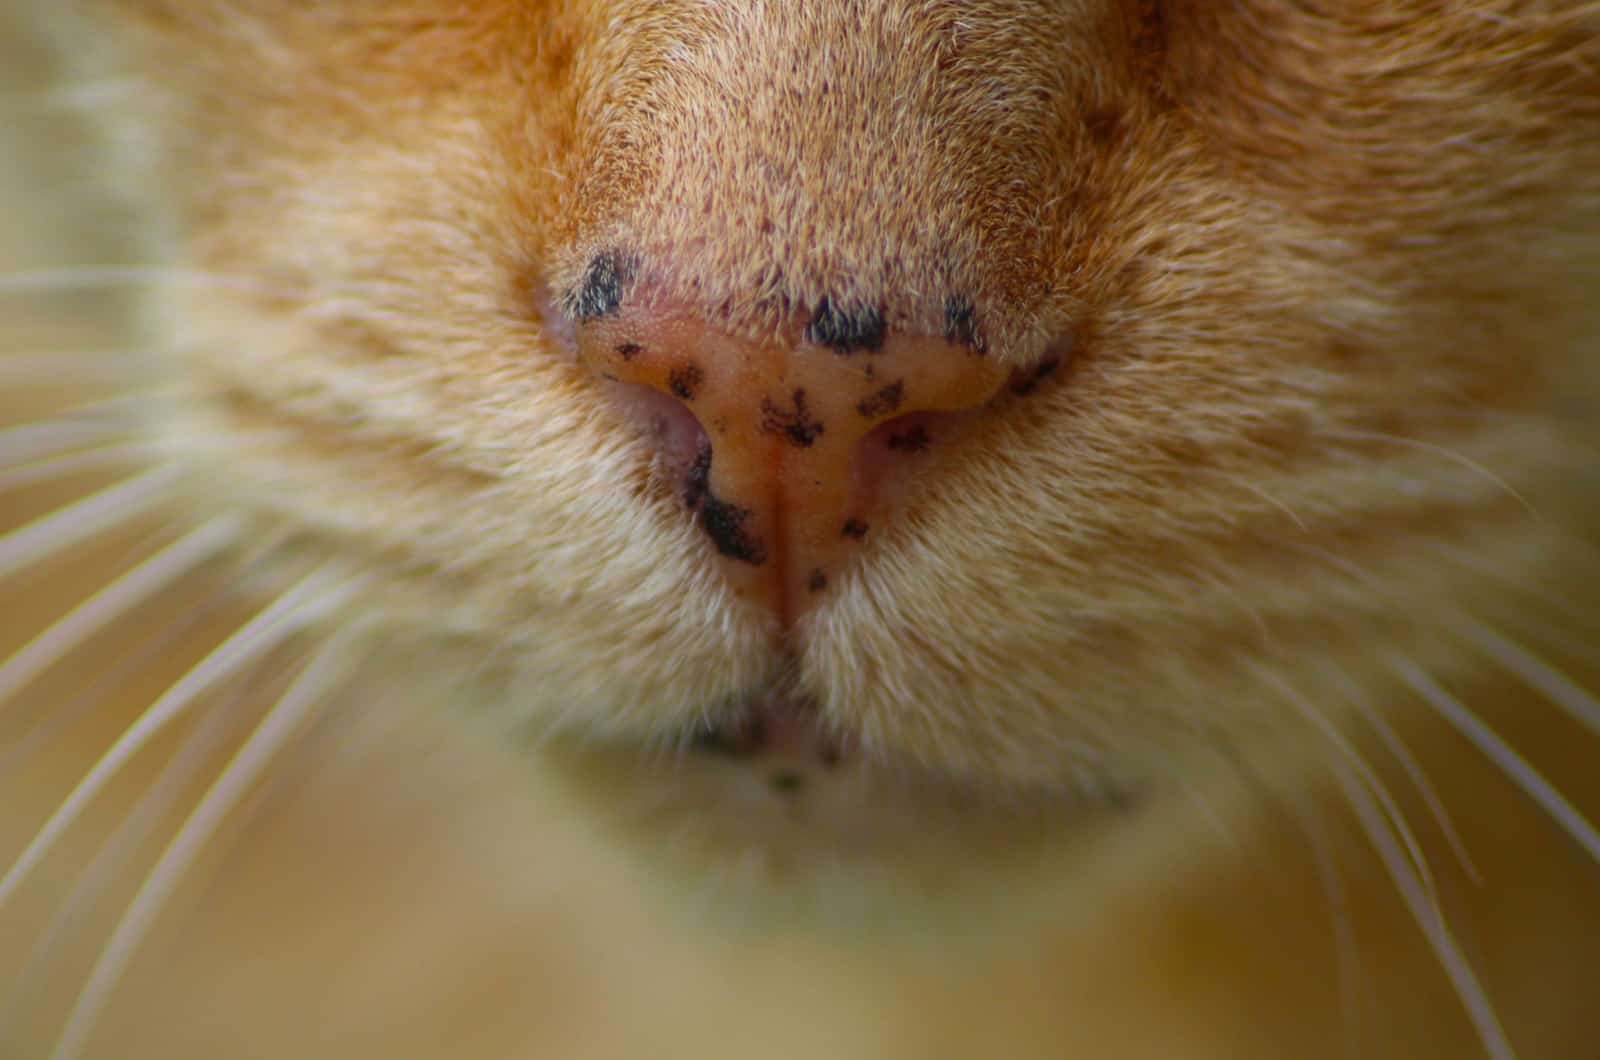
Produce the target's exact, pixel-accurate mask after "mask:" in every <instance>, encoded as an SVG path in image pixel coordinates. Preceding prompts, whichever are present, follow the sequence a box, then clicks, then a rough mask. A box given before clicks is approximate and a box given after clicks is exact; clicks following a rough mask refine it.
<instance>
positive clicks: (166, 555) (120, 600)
mask: <svg viewBox="0 0 1600 1060" xmlns="http://www.w3.org/2000/svg"><path fill="white" fill-rule="evenodd" d="M242 526H243V523H242V520H240V519H238V518H237V517H234V516H229V515H224V516H219V517H217V518H215V519H213V520H211V521H210V522H209V523H206V524H205V525H204V526H202V527H200V529H198V530H196V531H194V532H193V533H191V534H189V535H188V536H186V537H184V538H182V539H180V540H178V541H177V542H175V543H173V544H171V545H168V546H167V547H166V548H164V549H162V550H161V551H160V552H158V553H156V554H155V555H154V556H151V557H150V558H149V559H147V560H145V561H144V562H142V563H140V564H139V565H138V566H137V567H134V568H133V569H132V570H130V571H128V572H127V573H126V574H124V575H122V576H121V577H120V578H118V579H117V580H116V581H114V582H112V583H111V584H110V585H107V586H106V587H105V588H103V589H101V590H100V591H99V592H97V593H95V594H94V595H93V596H91V597H90V598H89V599H88V600H85V601H84V602H83V603H81V604H79V605H78V606H77V607H75V608H73V609H72V611H70V612H69V613H68V614H66V615H65V616H64V617H62V618H61V619H60V620H59V621H58V622H56V623H55V624H54V625H52V626H51V627H50V628H49V629H46V630H45V631H43V632H42V633H40V634H39V635H38V636H36V637H34V638H33V639H32V640H31V641H29V642H28V643H27V644H25V645H23V646H22V648H20V649H19V650H18V651H17V652H16V653H15V654H13V655H12V656H11V657H10V658H9V659H7V660H6V661H5V662H3V663H0V705H3V704H4V703H5V702H6V700H8V699H9V698H11V696H12V695H14V694H15V693H16V691H17V690H18V689H19V688H23V687H26V686H27V685H28V683H29V682H31V681H32V680H33V679H34V678H36V677H38V676H39V675H40V674H41V673H43V672H44V671H45V670H47V669H49V668H50V667H51V666H53V665H54V664H55V663H57V662H59V661H60V660H61V659H62V658H63V657H65V656H66V655H67V654H68V653H69V652H71V651H72V650H73V649H74V648H76V647H77V646H78V645H80V644H82V643H83V642H84V641H86V640H87V639H88V638H90V637H91V636H93V635H94V634H95V633H97V632H99V631H100V630H102V629H104V628H106V626H108V625H109V624H110V623H112V622H114V621H116V619H117V618H119V617H121V616H122V615H124V614H126V613H127V612H128V610H129V609H131V608H133V607H135V606H136V605H138V604H140V603H142V602H143V601H144V600H146V599H147V598H148V597H150V596H151V595H152V594H153V593H155V592H156V591H157V590H159V589H161V588H163V587H164V586H166V585H168V584H169V583H170V582H172V581H173V580H174V579H176V578H177V577H179V576H180V575H183V574H185V573H187V572H189V571H191V570H194V569H195V568H196V567H198V566H199V565H200V564H201V563H203V562H205V561H206V560H207V559H210V558H211V557H212V556H215V555H216V554H218V553H219V552H221V551H222V550H223V549H224V548H226V547H227V546H228V545H230V544H232V543H233V542H234V541H236V540H238V537H239V532H240V530H241V528H242Z"/></svg>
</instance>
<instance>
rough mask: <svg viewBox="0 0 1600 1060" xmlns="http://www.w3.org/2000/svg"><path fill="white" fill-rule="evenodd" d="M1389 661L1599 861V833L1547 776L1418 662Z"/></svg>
mask: <svg viewBox="0 0 1600 1060" xmlns="http://www.w3.org/2000/svg"><path fill="white" fill-rule="evenodd" d="M1390 663H1391V665H1392V666H1394V668H1395V670H1396V672H1398V673H1399V675H1400V677H1401V679H1402V680H1404V681H1405V682H1406V684H1408V685H1410V686H1411V687H1412V689H1413V690H1414V691H1415V692H1416V693H1417V694H1418V695H1419V696H1421V697H1422V699H1423V700H1424V701H1425V702H1426V703H1427V704H1428V705H1429V706H1430V707H1432V708H1433V709H1434V710H1435V711H1437V712H1438V713H1439V714H1440V715H1441V716H1442V717H1443V718H1444V719H1445V720H1446V721H1448V722H1449V723H1450V724H1451V725H1454V726H1455V727H1456V729H1457V731H1459V732H1460V733H1461V735H1463V736H1465V737H1466V738H1467V739H1468V740H1470V741H1472V743H1473V745H1474V746H1476V747H1477V748H1478V750H1479V751H1482V752H1483V754H1484V756H1485V757H1487V758H1488V759H1489V760H1490V761H1491V762H1493V763H1494V764H1495V765H1497V766H1499V767H1500V769H1501V770H1502V771H1503V772H1504V773H1505V774H1506V776H1508V777H1510V778H1511V779H1512V780H1514V781H1516V783H1517V786H1518V787H1520V788H1521V789H1522V790H1523V791H1525V792H1526V793H1527V794H1528V796H1529V797H1530V798H1532V799H1533V801H1534V802H1536V803H1538V804H1539V806H1540V807H1542V808H1543V809H1544V811H1545V812H1546V813H1548V814H1549V815H1550V816H1551V818H1553V819H1554V820H1555V822H1556V823H1557V824H1559V825H1560V826H1561V827H1562V828H1563V829H1564V830H1565V831H1566V833H1567V834H1568V835H1570V836H1571V837H1572V838H1573V839H1575V840H1577V841H1578V844H1579V845H1580V846H1582V847H1583V849H1584V850H1586V851H1587V852H1588V854H1589V856H1590V857H1591V858H1594V859H1595V860H1596V861H1600V832H1596V831H1595V827H1594V825H1592V824H1590V823H1589V820H1588V818H1586V817H1585V816H1584V815H1583V814H1582V812H1580V811H1579V810H1578V808H1577V807H1576V806H1574V805H1572V803H1570V802H1568V801H1567V799H1566V798H1565V797H1564V796H1563V795H1562V794H1561V793H1560V792H1559V791H1557V790H1556V789H1555V786H1554V785H1553V784H1551V783H1550V782H1549V781H1548V780H1546V779H1545V777H1544V774H1542V773H1540V772H1539V771H1538V770H1537V769H1535V768H1534V767H1533V765H1532V763H1530V762H1529V761H1528V760H1527V759H1526V758H1523V757H1522V756H1521V755H1520V754H1518V753H1517V752H1516V750H1515V749H1514V748H1513V747H1512V746H1511V745H1510V744H1508V743H1506V741H1505V740H1504V739H1503V738H1502V737H1501V736H1500V734H1499V733H1497V732H1495V731H1494V730H1493V729H1491V728H1489V726H1488V725H1485V724H1484V723H1483V721H1482V720H1481V719H1479V718H1478V716H1477V715H1476V714H1474V713H1472V711H1470V710H1468V709H1467V708H1466V706H1465V705H1464V704H1462V702H1461V701H1460V700H1458V699H1457V698H1456V697H1455V696H1453V695H1451V694H1450V693H1449V692H1448V691H1446V690H1445V688H1444V687H1443V686H1442V685H1440V684H1439V683H1438V682H1436V681H1434V680H1433V678H1431V677H1429V676H1428V675H1427V674H1426V673H1424V672H1423V671H1422V668H1421V667H1419V666H1418V665H1417V664H1416V663H1414V662H1412V661H1411V660H1410V659H1406V658H1403V657H1401V656H1391V658H1390Z"/></svg>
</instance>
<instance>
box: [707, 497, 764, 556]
mask: <svg viewBox="0 0 1600 1060" xmlns="http://www.w3.org/2000/svg"><path fill="white" fill-rule="evenodd" d="M749 518H750V509H749V508H740V507H737V506H736V505H732V504H728V503H726V502H725V501H719V500H717V498H716V497H715V496H713V495H712V494H711V493H710V491H707V493H706V496H705V500H703V501H702V502H701V503H700V529H702V530H704V531H705V532H706V536H707V537H709V538H710V539H711V543H712V544H713V545H716V546H717V551H718V552H720V553H722V554H723V555H724V556H729V557H732V558H733V559H736V560H739V561H741V562H743V563H748V564H750V565H751V566H753V567H759V566H761V565H762V564H763V563H765V562H766V561H767V550H766V549H765V548H763V547H762V545H761V542H760V541H759V540H758V539H757V538H754V537H752V536H751V535H750V534H748V533H746V532H745V529H744V524H745V520H747V519H749Z"/></svg>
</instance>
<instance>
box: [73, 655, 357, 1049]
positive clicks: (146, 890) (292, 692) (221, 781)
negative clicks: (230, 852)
mask: <svg viewBox="0 0 1600 1060" xmlns="http://www.w3.org/2000/svg"><path fill="white" fill-rule="evenodd" d="M344 648H345V645H344V642H343V638H338V637H336V638H334V639H333V640H331V641H330V642H329V643H327V644H326V645H325V646H324V647H323V648H322V650H321V651H319V652H318V653H317V655H316V656H315V657H314V658H313V659H312V660H311V662H310V663H308V664H307V665H306V667H305V669H304V670H303V671H301V673H300V675H299V676H298V677H297V678H295V680H294V683H293V684H292V685H290V687H289V688H288V689H287V690H286V691H285V692H284V694H283V696H282V697H281V698H280V699H279V700H278V702H277V703H275V704H274V705H273V706H272V707H271V708H269V709H268V711H267V713H266V716H265V717H263V718H262V720H261V723H260V724H259V725H258V726H257V727H256V729H255V731H254V732H252V733H251V734H250V736H249V737H248V738H247V739H246V740H245V742H244V744H243V745H242V746H241V747H240V748H239V750H238V751H237V752H236V753H235V754H234V756H233V758H232V759H231V760H230V761H229V762H228V764H227V765H226V766H224V767H223V770H222V772H221V773H220V774H218V776H217V778H216V780H214V781H213V782H212V784H211V786H210V787H209V788H208V789H207V790H206V792H205V794H204V795H202V796H201V798H200V801H199V802H198V803H197V804H196V805H195V808H194V810H193V811H192V812H191V813H190V814H189V816H188V818H186V819H185V820H184V822H183V824H182V825H181V826H180V827H179V829H178V831H177V834H175V835H174V836H173V838H172V840H171V842H169V843H168V844H167V846H166V849H164V850H163V851H162V852H161V855H160V857H159V858H158V859H157V861H156V863H155V866H154V867H153V868H151V870H150V873H149V875H148V876H147V877H146V878H145V881H144V883H143V884H142V885H140V887H139V890H138V891H137V892H136V893H135V895H134V897H133V900H132V902H130V903H129V905H128V908H127V910H126V912H124V913H123V916H122V919H121V920H120V921H119V922H118V923H117V926H116V929H115V930H114V931H113V932H112V933H111V937H110V939H108V940H107V941H106V944H105V946H104V947H103V948H102V949H101V951H100V956H99V958H98V959H97V960H96V961H95V964H94V967H93V969H92V970H91V971H90V973H89V977H88V979H87V980H86V982H85V983H84V986H83V989H82V990H81V991H80V992H79V994H78V997H77V1000H76V1001H75V1002H74V1003H73V1006H72V1010H71V1012H70V1013H69V1015H68V1016H67V1023H66V1027H65V1029H64V1030H63V1031H62V1033H61V1037H60V1039H59V1040H58V1041H57V1042H56V1046H55V1049H54V1051H53V1052H52V1053H51V1060H75V1058H76V1057H78V1055H79V1054H80V1053H81V1052H82V1050H83V1047H84V1045H85V1044H87V1041H88V1038H89V1035H90V1033H91V1032H92V1031H93V1029H94V1027H95V1025H96V1024H97V1023H98V1022H99V1018H100V1016H101V1014H102V1013H103V1012H104V1011H105V1007H106V1005H107V1003H108V1002H109V1000H110V997H111V993H112V991H113V990H114V989H115V988H116V985H117V982H118V981H119V980H120V979H121V978H122V975H123V973H124V972H125V971H126V970H127V967H128V965H129V964H130V963H131V961H132V959H133V956H134V954H135V953H136V952H137V950H138V948H139V946H140V944H141V943H142V942H143V941H144V939H145V937H146V936H147V935H148V934H149V932H150V928H151V926H152V925H153V924H154V922H155V919H156V917H157V916H158V915H159V914H160V912H161V910H162V909H163V908H164V907H165V905H166V903H167V902H168V900H169V899H170V898H171V897H172V894H173V893H174V892H175V891H176V889H177V887H178V885H179V884H180V883H181V882H182V879H183V877H184V876H185V875H186V874H187V873H188V871H189V869H190V868H191V867H192V866H193V865H194V863H195V861H196V860H197V859H198V858H199V856H200V854H201V852H202V851H204V849H205V847H206V844H207V843H209V842H210V841H211V839H212V837H213V836H214V835H215V834H216V832H217V830H218V829H219V828H220V827H221V826H222V824H223V822H224V821H226V820H227V818H228V816H229V814H231V813H232V812H233V811H234V809H235V808H237V806H238V805H239V802H240V801H241V800H242V799H243V798H244V796H245V794H246V793H247V792H248V791H249V790H250V788H251V787H252V786H254V785H255V783H256V782H257V781H258V780H259V779H260V777H261V774H262V772H263V771H264V770H265V769H266V768H267V766H268V765H269V764H270V763H271V761H272V759H273V758H274V757H275V756H276V755H277V754H278V752H279V751H281V750H282V749H283V748H284V746H285V745H286V744H288V742H289V741H290V740H291V739H292V738H293V736H294V734H295V733H296V732H297V731H298V730H299V728H300V727H301V725H303V724H304V722H305V720H306V718H307V717H308V716H309V715H310V713H311V711H312V710H313V709H314V708H316V707H317V706H318V705H319V704H320V703H322V702H323V699H324V697H325V696H326V694H327V692H328V691H329V689H331V688H332V687H334V685H335V684H336V683H337V682H338V681H339V680H340V679H341V678H342V677H343V676H344V674H345V673H346V672H347V669H348V659H347V658H346V656H345V653H344Z"/></svg>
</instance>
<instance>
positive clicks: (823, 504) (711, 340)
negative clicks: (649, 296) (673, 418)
mask: <svg viewBox="0 0 1600 1060" xmlns="http://www.w3.org/2000/svg"><path fill="white" fill-rule="evenodd" d="M579 348H580V351H581V352H582V356H583V358H584V360H585V361H586V363H587V364H588V365H589V366H590V367H591V368H592V369H593V370H594V371H596V372H598V373H600V374H601V375H603V376H606V377H608V378H613V379H616V380H618V381H621V382H624V383H633V384H638V385H642V386H645V387H649V388H650V389H652V390H654V391H658V392H660V393H662V394H666V395H670V396H671V398H672V399H673V400H674V401H676V402H679V403H681V405H682V406H683V407H684V408H686V409H687V410H688V411H689V412H690V413H691V414H692V415H693V416H694V418H695V420H697V421H698V423H699V425H700V427H701V428H702V429H703V431H704V439H703V442H702V448H701V451H700V452H699V453H698V454H697V455H696V458H695V460H694V462H693V465H692V466H691V467H690V469H689V471H688V474H687V480H686V483H685V487H684V494H683V495H684V500H685V502H686V503H687V504H688V505H689V506H690V507H691V508H692V509H693V511H694V516H695V518H696V520H697V521H698V523H699V525H700V527H701V529H702V531H703V532H704V534H705V536H706V537H707V538H708V539H709V541H710V543H711V545H712V546H714V548H715V550H716V552H717V554H718V555H719V557H720V559H721V561H722V566H723V569H724V573H725V575H726V577H727V578H728V580H729V582H730V583H731V584H732V586H733V587H734V588H735V590H736V591H738V592H740V593H741V594H743V595H745V596H746V597H747V598H750V599H752V600H754V601H756V602H758V603H760V604H761V605H762V606H764V607H765V608H767V609H768V610H770V611H771V612H772V613H773V614H775V615H776V616H777V617H778V619H779V621H780V623H781V624H782V625H783V626H784V627H787V626H789V625H791V624H792V623H793V622H795V621H796V620H798V619H799V618H800V617H802V616H803V615H804V614H805V613H806V612H807V611H808V610H809V609H810V608H811V607H812V606H813V605H814V603H815V602H816V601H818V600H820V599H822V598H823V597H824V595H825V594H826V592H827V590H828V588H829V587H830V586H831V585H832V584H833V583H834V582H835V580H836V579H837V577H838V575H839V574H840V573H841V572H842V571H843V570H844V569H845V568H846V566H847V564H848V561H849V559H850V557H851V556H852V555H854V554H855V553H857V552H858V551H859V550H860V549H862V548H863V547H864V546H865V545H866V544H867V543H868V542H869V541H870V540H871V538H872V536H873V534H874V532H875V531H877V530H878V529H879V528H880V527H881V526H882V525H883V524H884V523H886V522H887V521H888V520H889V519H891V518H892V517H893V507H894V499H893V492H894V491H892V490H885V489H882V488H880V487H881V485H882V480H883V478H884V477H885V476H884V474H882V473H874V472H873V470H872V469H873V468H874V467H875V466H877V465H879V464H880V463H881V461H882V460H883V459H888V460H890V461H891V462H892V461H893V460H895V459H903V460H905V461H907V462H914V461H917V460H919V459H922V458H924V454H923V450H925V449H926V448H927V443H928V434H927V424H926V423H925V422H924V419H925V418H926V417H927V415H928V414H931V413H938V412H942V411H947V410H957V409H965V408H971V407H974V406H977V405H981V404H983V403H985V402H987V401H988V400H989V399H990V397H992V396H993V395H994V393H995V392H996V391H997V390H999V389H1000V387H1001V386H1002V385H1003V384H1004V382H1005V381H1006V379H1007V378H1008V377H1009V372H1008V371H1007V370H1006V369H1005V368H1004V367H1002V366H1000V365H998V364H996V363H994V362H992V361H991V360H990V359H989V358H987V357H985V356H984V355H983V354H982V353H981V352H980V351H978V350H977V349H975V348H974V347H973V346H971V345H968V344H964V343H961V342H960V341H955V340H952V339H946V338H944V337H932V336H921V335H889V334H886V333H885V329H884V327H883V325H882V321H881V318H877V317H876V314H874V313H873V312H871V311H870V310H861V311H857V312H855V313H841V312H837V311H834V310H832V309H831V308H830V307H829V306H828V305H827V304H826V303H824V304H823V305H822V306H820V307H819V309H818V311H817V312H816V313H815V314H814V316H813V317H812V319H811V321H810V324H809V326H804V327H799V326H797V327H795V328H793V329H791V330H790V332H789V334H787V335H786V336H782V337H776V338H768V339H765V340H752V339H749V338H744V337H735V336H732V335H729V334H726V333H724V332H721V331H719V330H717V329H716V328H714V327H712V326H709V325H708V324H707V323H706V322H705V321H704V319H703V318H700V317H697V316H696V315H695V314H694V313H692V312H689V311H682V310H674V309H672V308H670V307H661V306H654V307H639V308H637V309H635V310H630V311H629V312H627V313H623V314H614V315H611V316H609V317H605V318H600V319H591V320H589V321H587V322H585V323H582V324H581V325H580V334H579ZM919 417H922V418H919ZM895 424H904V425H906V429H907V433H908V436H910V435H912V434H913V433H914V436H915V439H916V441H917V442H918V443H919V444H915V445H913V444H910V443H906V442H905V441H904V439H901V444H895V442H894V441H893V440H892V439H894V438H895V437H896V436H895V435H894V434H893V433H892V430H893V425H895ZM885 425H889V428H888V429H889V431H890V432H891V433H889V434H888V435H885V434H884V428H885ZM869 436H874V437H880V436H881V437H882V438H884V439H885V440H886V444H878V445H875V446H872V447H870V449H869V446H867V445H866V444H864V442H865V440H867V439H868V438H869ZM879 470H880V472H881V468H880V469H879ZM887 474H888V476H889V477H893V476H894V474H895V469H894V468H892V467H891V468H890V469H889V470H888V472H887Z"/></svg>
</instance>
